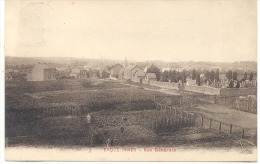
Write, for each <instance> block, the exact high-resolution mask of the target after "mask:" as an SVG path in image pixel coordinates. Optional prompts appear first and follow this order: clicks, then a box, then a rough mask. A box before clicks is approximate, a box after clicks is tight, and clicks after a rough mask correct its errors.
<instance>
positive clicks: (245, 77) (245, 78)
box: [243, 72, 247, 80]
mask: <svg viewBox="0 0 260 164" xmlns="http://www.w3.org/2000/svg"><path fill="white" fill-rule="evenodd" d="M243 80H247V72H245V74H244V78H243Z"/></svg>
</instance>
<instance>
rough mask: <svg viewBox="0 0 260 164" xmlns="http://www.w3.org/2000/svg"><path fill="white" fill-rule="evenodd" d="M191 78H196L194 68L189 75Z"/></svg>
mask: <svg viewBox="0 0 260 164" xmlns="http://www.w3.org/2000/svg"><path fill="white" fill-rule="evenodd" d="M191 78H192V80H195V79H196V70H195V69H193V70H192V76H191Z"/></svg>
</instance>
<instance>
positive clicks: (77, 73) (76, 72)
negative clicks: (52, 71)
mask: <svg viewBox="0 0 260 164" xmlns="http://www.w3.org/2000/svg"><path fill="white" fill-rule="evenodd" d="M70 76H71V77H75V78H77V79H86V78H88V77H89V72H88V70H86V69H85V68H84V67H83V66H76V67H74V68H72V69H71V72H70Z"/></svg>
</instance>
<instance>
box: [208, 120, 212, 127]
mask: <svg viewBox="0 0 260 164" xmlns="http://www.w3.org/2000/svg"><path fill="white" fill-rule="evenodd" d="M211 124H212V119H210V120H209V128H211Z"/></svg>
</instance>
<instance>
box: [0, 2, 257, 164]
mask: <svg viewBox="0 0 260 164" xmlns="http://www.w3.org/2000/svg"><path fill="white" fill-rule="evenodd" d="M257 2H258V4H257V7H258V10H257V11H258V13H257V14H258V19H257V20H258V24H257V26H258V27H257V29H258V32H257V38H258V41H259V40H260V33H259V26H260V23H259V20H260V19H259V17H260V11H259V9H260V3H259V0H257ZM4 6H5V1H4V0H0V163H7V162H6V161H4V134H5V130H4V129H5V124H4V123H5V121H4V118H5V115H4V109H5V108H4V103H5V96H4V90H5V89H4V59H5V58H4ZM257 47H258V48H257V49H258V50H257V56H258V57H257V62H258V64H257V67H258V70H260V66H259V63H260V60H259V50H260V48H259V42H257ZM257 80H258V82H259V80H260V77H259V74H258V76H257ZM258 84H259V83H258ZM257 90H258V93H257V94H258V100H259V88H258V89H257ZM259 105H260V103H259V101H257V107H258V110H259ZM258 119H259V115H258ZM258 132H259V121H258ZM259 138H260V137H259V133H258V141H259ZM259 154H260V152H259V146H258V157H259ZM8 163H13V162H8ZM19 163H25V162H19ZM31 163H36V162H31ZM44 163H50V162H44ZM53 163H61V162H53ZM66 163H73V162H66ZM95 163H101V162H95ZM109 163H111V162H109ZM120 163H121V162H120ZM128 163H132V162H128ZM137 163H140V162H137ZM156 163H157V162H156ZM166 163H169V162H166ZM178 163H179V162H178ZM180 163H183V162H180ZM185 163H195V162H185ZM196 163H199V162H196ZM205 163H210V162H205ZM214 163H221V162H214ZM231 163H234V162H231ZM238 163H242V162H238Z"/></svg>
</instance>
